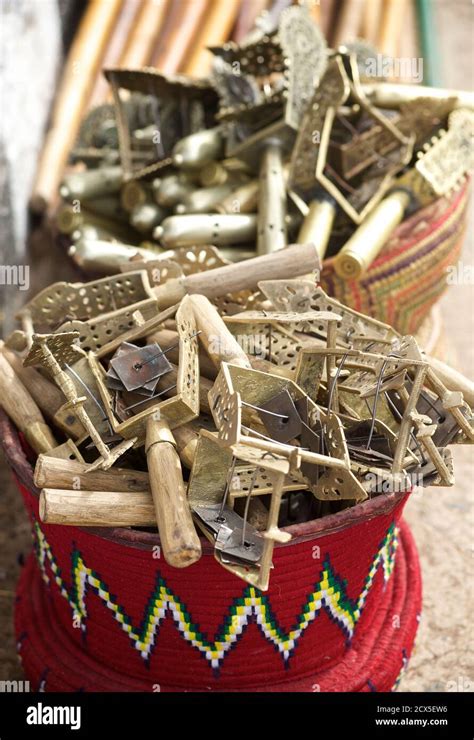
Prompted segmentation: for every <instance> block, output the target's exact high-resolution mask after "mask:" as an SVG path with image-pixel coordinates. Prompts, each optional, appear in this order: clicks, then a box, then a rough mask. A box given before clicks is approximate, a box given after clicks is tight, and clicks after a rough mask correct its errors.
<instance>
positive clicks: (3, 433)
mask: <svg viewBox="0 0 474 740" xmlns="http://www.w3.org/2000/svg"><path fill="white" fill-rule="evenodd" d="M0 440H1V444H2V447H3V450H4V452H5V456H6V458H7V462H8V464H9V466H10V467H11V469H12V470H13V473H14V474H15V476H16V478H17V479H18V480H19V481H20V483H21V484H23V485H24V486H25V487H26V488H27V489H28V490H30V491H31V492H32V493H33V495H34V496H36V497H38V496H39V494H40V489H39V488H37V487H36V486H35V484H34V481H33V468H32V466H31V464H30V463H29V461H28V460H27V458H26V455H25V452H24V450H23V448H22V445H21V441H20V437H19V433H18V431H17V429H16V427H15V426H14V424H13V423H12V422H11V421H10V419H9V418H8V417H7V415H6V414H5V412H4V411H3V409H1V408H0ZM406 495H407V492H406V491H401V492H394V493H386V494H381V495H380V496H377V497H376V498H373V499H367V501H363V502H362V503H360V504H357V506H354V507H351V508H349V509H344V510H343V511H340V512H338V513H337V514H328V515H327V516H325V517H323V518H322V519H313V520H312V521H309V522H304V523H302V524H292V525H291V526H289V527H283V528H282V530H283V531H284V532H288V533H290V534H291V535H292V539H291V540H290V542H289V543H287V544H279V543H275V546H276V547H291V545H292V544H296V543H299V542H303V541H305V540H308V539H315V538H317V537H323V536H324V537H325V536H327V535H328V534H332V533H333V532H337V531H340V530H342V529H346V528H347V527H351V526H353V525H356V524H361V523H362V522H367V521H370V520H371V519H373V518H375V517H377V516H380V515H383V514H386V513H388V512H390V511H391V510H392V509H394V508H395V506H397V504H398V503H399V502H401V501H402V500H403V498H404V497H405V496H406ZM80 529H81V530H83V531H87V532H88V533H89V534H94V535H96V536H98V537H101V538H103V539H106V540H109V541H110V540H112V541H113V542H115V543H116V544H122V545H128V546H135V547H145V548H147V549H148V548H152V547H153V546H155V545H157V544H159V542H160V539H159V535H158V534H155V533H151V532H143V531H141V530H138V529H133V528H130V529H126V528H125V527H80ZM202 544H203V549H205V550H213V548H212V546H211V544H210V543H209V542H208V541H207V540H205V539H203V543H202ZM206 545H207V546H206Z"/></svg>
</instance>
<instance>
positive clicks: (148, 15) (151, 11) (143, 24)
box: [119, 0, 169, 69]
mask: <svg viewBox="0 0 474 740" xmlns="http://www.w3.org/2000/svg"><path fill="white" fill-rule="evenodd" d="M168 7H169V4H168V0H140V10H139V13H138V15H137V17H136V19H135V21H134V24H133V28H132V32H131V34H130V36H129V37H128V42H127V44H126V46H125V49H124V50H123V52H122V55H121V57H120V61H119V67H123V69H133V68H138V67H144V66H146V65H147V64H149V63H150V62H151V59H152V57H153V52H154V49H155V45H156V43H157V40H158V37H159V34H160V32H161V30H162V28H163V25H164V21H165V17H166V13H167V11H168Z"/></svg>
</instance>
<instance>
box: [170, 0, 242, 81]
mask: <svg viewBox="0 0 474 740" xmlns="http://www.w3.org/2000/svg"><path fill="white" fill-rule="evenodd" d="M239 8H240V0H226V1H225V2H216V0H214V1H213V2H212V3H211V5H210V6H209V8H208V11H207V13H206V16H205V18H204V22H203V23H202V24H201V27H200V29H199V31H198V33H197V35H196V37H195V39H194V44H193V46H192V47H191V51H190V53H189V54H188V55H187V58H186V62H185V63H184V64H183V65H182V67H181V69H180V71H181V72H184V73H185V74H189V75H192V76H194V77H203V76H205V75H206V74H207V73H208V72H209V68H210V65H211V59H212V54H211V52H210V51H208V49H207V47H208V46H219V45H220V44H222V43H223V42H224V41H227V39H228V38H229V35H230V33H231V31H232V28H233V26H234V23H235V19H236V18H237V14H238V12H239Z"/></svg>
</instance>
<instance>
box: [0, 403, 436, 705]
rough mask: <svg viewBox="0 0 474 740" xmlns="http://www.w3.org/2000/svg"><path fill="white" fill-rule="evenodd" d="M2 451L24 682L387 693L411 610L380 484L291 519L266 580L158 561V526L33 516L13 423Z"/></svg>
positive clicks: (409, 631) (415, 582)
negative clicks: (366, 497) (350, 503)
mask: <svg viewBox="0 0 474 740" xmlns="http://www.w3.org/2000/svg"><path fill="white" fill-rule="evenodd" d="M0 432H1V435H2V440H3V446H4V448H5V452H6V455H7V459H8V460H9V463H10V465H11V467H12V469H13V471H14V474H15V476H16V479H17V482H18V485H19V488H20V490H21V493H22V495H23V497H24V501H25V505H26V508H27V510H28V513H29V516H30V518H31V522H32V527H33V534H34V542H35V548H34V553H32V554H31V555H30V556H29V558H28V560H27V563H26V565H25V567H24V570H23V573H22V575H21V578H20V581H19V584H18V591H17V603H16V617H15V621H16V631H17V639H18V652H19V655H20V657H21V660H22V664H23V667H24V671H25V674H26V678H27V679H28V680H29V681H30V683H31V685H32V687H33V688H34V689H41V690H44V691H80V690H81V691H252V692H254V691H389V690H391V689H393V688H394V687H395V686H396V684H397V680H398V678H399V676H400V675H401V673H402V672H403V670H404V669H405V668H406V665H407V662H408V659H409V656H410V653H411V651H412V647H413V642H414V638H415V634H416V630H417V626H418V620H419V613H420V609H421V580H420V570H419V563H418V558H417V553H416V549H415V546H414V543H413V540H412V537H411V534H410V532H409V530H408V527H407V526H406V524H405V523H404V522H403V521H402V519H401V516H402V511H403V507H404V505H405V502H406V499H407V494H390V495H384V496H380V497H378V498H375V499H372V500H370V501H367V502H365V503H363V504H361V505H359V506H357V507H355V508H352V509H346V510H345V511H343V512H340V513H338V514H334V515H330V516H327V517H325V518H324V519H321V520H315V521H312V522H307V523H305V524H300V525H294V526H292V527H288V528H287V531H289V532H291V534H292V535H293V539H292V540H291V541H290V542H289V543H288V544H287V545H281V546H277V547H276V548H275V553H274V569H273V571H272V576H271V582H270V589H269V591H268V592H266V593H261V592H259V591H258V590H257V589H254V588H252V587H251V586H248V585H247V584H245V583H244V582H243V581H241V580H240V579H238V578H236V577H234V576H233V575H231V574H230V573H228V572H227V571H225V570H224V569H223V568H221V567H220V566H219V565H218V564H217V563H216V562H215V560H214V558H213V554H212V549H211V548H210V546H209V544H208V543H207V542H204V541H203V556H202V559H201V560H200V561H199V562H198V563H196V564H194V565H192V566H191V567H190V568H187V569H184V570H176V569H173V568H171V567H169V566H168V565H167V564H166V563H165V561H164V560H163V559H159V558H158V557H156V556H157V555H158V554H159V547H158V546H159V538H158V536H157V535H153V534H150V533H145V532H142V531H135V530H133V529H103V530H90V529H79V528H76V527H65V526H53V525H50V526H48V525H44V524H42V523H41V522H40V521H39V517H38V490H37V489H36V488H35V486H34V484H33V479H32V468H31V465H30V464H29V462H28V461H27V459H26V457H25V453H24V451H23V448H22V446H21V443H20V439H19V437H18V434H17V432H16V430H15V429H14V427H13V426H12V425H11V424H10V422H9V421H8V420H7V419H6V418H5V417H2V418H0Z"/></svg>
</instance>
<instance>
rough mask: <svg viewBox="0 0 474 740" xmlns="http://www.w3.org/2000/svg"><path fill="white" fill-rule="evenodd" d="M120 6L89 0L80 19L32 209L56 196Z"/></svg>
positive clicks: (37, 209)
mask: <svg viewBox="0 0 474 740" xmlns="http://www.w3.org/2000/svg"><path fill="white" fill-rule="evenodd" d="M120 8H121V0H107V2H103V0H91V2H90V3H89V5H88V7H87V10H86V12H85V14H84V17H83V19H82V21H81V23H80V26H79V30H78V33H77V35H76V37H75V39H74V42H73V44H72V47H71V50H70V52H69V56H68V59H67V63H66V66H65V69H64V72H63V74H62V78H61V81H60V84H59V89H58V93H57V96H56V102H55V104H54V109H53V114H52V123H51V127H50V129H49V131H48V134H47V136H46V139H45V142H44V146H43V150H42V153H41V156H40V160H39V164H38V169H37V172H36V178H35V182H34V185H33V189H32V194H31V196H30V208H31V210H32V211H34V212H35V213H43V212H44V211H45V210H46V209H47V208H48V207H49V206H50V205H51V204H52V202H53V201H54V200H55V198H56V195H57V189H58V185H59V182H60V180H61V177H62V174H63V171H64V167H65V166H66V163H67V160H68V156H69V152H70V150H71V148H72V146H73V144H74V141H75V139H76V136H77V132H78V130H79V126H80V123H81V118H82V112H83V110H84V108H85V105H86V102H87V100H88V98H89V94H90V91H91V87H92V85H93V84H94V79H95V76H96V73H97V71H98V69H99V65H100V63H101V59H102V56H103V54H104V51H105V49H106V46H107V43H108V40H109V38H110V34H111V32H112V28H113V26H114V23H115V20H116V18H117V16H118V14H119V12H120Z"/></svg>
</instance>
